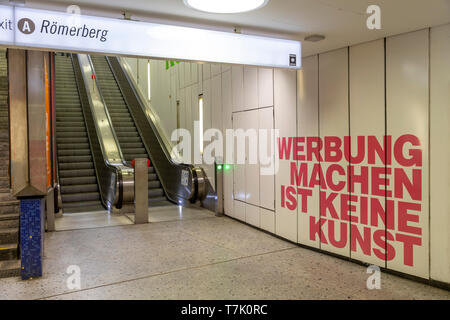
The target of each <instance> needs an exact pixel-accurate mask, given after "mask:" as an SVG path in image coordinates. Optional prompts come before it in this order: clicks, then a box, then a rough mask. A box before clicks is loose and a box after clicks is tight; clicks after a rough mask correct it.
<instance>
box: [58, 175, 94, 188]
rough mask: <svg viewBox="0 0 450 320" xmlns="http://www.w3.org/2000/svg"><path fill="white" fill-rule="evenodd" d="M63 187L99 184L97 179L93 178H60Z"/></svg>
mask: <svg viewBox="0 0 450 320" xmlns="http://www.w3.org/2000/svg"><path fill="white" fill-rule="evenodd" d="M60 183H61V185H67V186H70V185H72V186H73V185H80V184H94V183H97V178H96V177H95V176H92V177H75V178H60Z"/></svg>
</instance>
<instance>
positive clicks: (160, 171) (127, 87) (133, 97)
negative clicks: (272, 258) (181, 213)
mask: <svg viewBox="0 0 450 320" xmlns="http://www.w3.org/2000/svg"><path fill="white" fill-rule="evenodd" d="M107 61H108V63H109V65H110V67H111V71H112V73H113V75H114V78H115V80H116V82H117V84H118V86H119V88H120V91H121V93H122V96H123V98H124V100H125V103H126V104H127V106H128V109H129V110H130V113H131V116H132V117H133V120H134V122H135V124H136V128H137V130H138V132H139V134H140V136H141V138H142V142H143V143H144V147H145V149H146V151H147V153H148V154H149V156H150V160H151V162H152V164H153V166H154V168H155V170H156V173H157V175H158V177H159V179H160V181H161V185H162V187H163V189H164V192H165V193H166V195H167V197H168V198H169V199H170V200H171V201H173V202H176V203H184V202H187V201H190V202H195V201H197V200H199V199H197V197H196V196H195V195H196V193H197V191H196V190H195V182H194V179H193V178H194V177H193V166H192V165H187V164H180V163H176V162H174V161H173V160H172V157H171V156H170V151H169V150H166V148H165V147H164V143H163V139H162V137H161V136H160V135H159V132H158V130H157V129H156V127H155V124H154V123H153V122H152V121H151V120H150V119H149V117H148V116H147V113H146V112H145V104H144V103H143V102H142V101H141V99H140V97H139V94H138V93H137V92H136V89H135V88H134V85H133V84H132V81H131V79H130V78H129V76H128V74H127V73H126V72H125V71H124V70H123V68H122V66H121V64H120V62H119V60H118V58H116V57H107ZM186 174H188V179H187V185H183V184H182V178H183V175H186ZM184 181H186V180H184ZM207 183H208V184H209V182H207ZM207 189H209V190H212V188H207ZM200 200H203V199H200ZM208 209H213V208H209V205H208Z"/></svg>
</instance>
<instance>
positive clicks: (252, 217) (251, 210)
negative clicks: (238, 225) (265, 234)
mask: <svg viewBox="0 0 450 320" xmlns="http://www.w3.org/2000/svg"><path fill="white" fill-rule="evenodd" d="M245 222H247V223H248V224H251V225H252V226H255V227H258V228H259V227H260V226H261V219H260V214H259V207H256V206H253V205H251V204H246V205H245Z"/></svg>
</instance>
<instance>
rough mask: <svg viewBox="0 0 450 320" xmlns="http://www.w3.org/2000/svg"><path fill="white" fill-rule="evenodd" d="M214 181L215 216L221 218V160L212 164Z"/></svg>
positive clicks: (222, 169) (217, 159) (222, 167)
mask: <svg viewBox="0 0 450 320" xmlns="http://www.w3.org/2000/svg"><path fill="white" fill-rule="evenodd" d="M214 168H215V170H214V171H215V181H216V197H217V199H216V216H217V217H220V216H223V171H224V166H223V160H222V159H220V158H216V161H215V162H214Z"/></svg>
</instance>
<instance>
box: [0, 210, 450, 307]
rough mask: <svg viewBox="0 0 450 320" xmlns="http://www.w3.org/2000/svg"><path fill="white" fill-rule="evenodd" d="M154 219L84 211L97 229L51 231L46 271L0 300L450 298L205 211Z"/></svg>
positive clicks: (7, 289) (5, 288)
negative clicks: (73, 283)
mask: <svg viewBox="0 0 450 320" xmlns="http://www.w3.org/2000/svg"><path fill="white" fill-rule="evenodd" d="M149 217H150V220H151V221H154V222H153V223H150V224H147V225H139V226H137V225H119V226H111V227H105V222H104V221H102V222H99V221H100V220H101V219H100V217H99V216H96V217H95V215H93V216H92V217H91V218H88V217H86V216H84V217H82V219H80V221H83V220H84V221H83V222H79V223H78V225H79V226H84V227H87V226H89V223H88V221H89V219H92V221H91V222H95V223H94V225H96V226H97V228H89V229H81V230H69V231H59V232H54V233H49V234H46V238H45V258H44V276H43V277H42V278H40V279H34V280H30V281H21V280H19V279H15V278H14V279H3V280H1V279H0V288H1V290H0V299H450V292H448V291H444V290H440V289H437V288H433V287H430V286H427V285H424V284H420V283H417V282H414V281H410V280H406V279H403V278H399V277H396V276H393V275H389V274H385V273H382V275H381V286H382V288H381V290H368V289H367V288H366V281H367V278H368V276H369V275H368V274H367V273H366V268H365V267H363V266H359V265H357V264H354V263H350V262H347V261H344V260H340V259H338V258H334V257H331V256H327V255H324V254H321V253H317V252H314V251H311V250H308V249H303V248H300V247H297V246H295V245H293V244H291V243H289V242H286V241H283V240H280V239H278V238H275V237H273V236H271V235H269V234H266V233H264V232H261V231H258V230H256V229H254V228H251V227H249V226H246V225H244V224H241V223H239V222H237V221H234V220H232V219H229V218H227V217H220V218H218V217H215V216H214V215H213V214H211V213H209V212H208V211H205V210H199V209H192V208H191V209H182V210H181V209H179V208H178V207H177V206H173V207H164V208H161V209H160V210H156V209H155V210H153V212H152V210H150V213H149ZM114 218H117V217H112V220H111V219H110V220H109V221H113V220H114ZM122 218H125V217H122ZM120 221H123V222H124V223H125V222H126V220H120ZM120 221H119V220H114V223H116V222H117V223H119V222H120ZM64 223H65V227H66V228H69V229H70V228H73V227H74V226H76V225H77V223H76V219H75V218H74V217H73V219H72V226H70V223H69V222H64ZM126 224H128V222H127V223H126ZM110 225H111V224H110ZM60 230H61V229H60ZM71 265H76V266H79V267H80V270H81V289H80V290H70V289H68V287H67V284H66V283H67V279H68V277H69V275H68V274H67V273H66V270H67V268H68V267H69V266H71Z"/></svg>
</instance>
